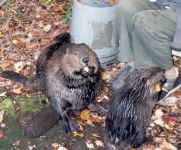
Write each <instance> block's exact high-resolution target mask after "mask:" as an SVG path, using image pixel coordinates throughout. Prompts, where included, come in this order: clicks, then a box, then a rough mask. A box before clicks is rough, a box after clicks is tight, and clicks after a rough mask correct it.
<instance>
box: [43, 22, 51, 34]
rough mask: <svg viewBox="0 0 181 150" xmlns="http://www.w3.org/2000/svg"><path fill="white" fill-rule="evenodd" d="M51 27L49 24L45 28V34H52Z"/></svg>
mask: <svg viewBox="0 0 181 150" xmlns="http://www.w3.org/2000/svg"><path fill="white" fill-rule="evenodd" d="M51 27H52V26H51V25H50V24H49V25H46V26H45V27H44V28H43V31H45V32H50V30H51Z"/></svg>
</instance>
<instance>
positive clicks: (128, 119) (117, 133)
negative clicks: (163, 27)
mask: <svg viewBox="0 0 181 150" xmlns="http://www.w3.org/2000/svg"><path fill="white" fill-rule="evenodd" d="M164 82H165V76H164V71H163V69H161V68H159V67H150V68H147V69H140V70H135V71H134V72H133V73H132V74H130V75H129V76H128V77H127V78H126V79H125V81H124V83H123V86H122V87H121V88H120V89H119V90H118V91H116V94H115V96H114V97H113V102H112V104H111V106H110V109H109V111H108V113H107V116H106V139H107V143H108V144H107V147H108V149H110V150H123V149H124V150H126V149H129V148H130V147H139V146H140V145H141V144H142V143H143V142H144V140H145V134H146V129H147V128H148V126H149V124H150V118H151V114H152V110H153V108H154V106H155V104H156V102H157V99H158V96H159V92H160V90H161V85H162V84H163V83H164Z"/></svg>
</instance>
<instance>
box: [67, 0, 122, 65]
mask: <svg viewBox="0 0 181 150" xmlns="http://www.w3.org/2000/svg"><path fill="white" fill-rule="evenodd" d="M116 7H117V6H116V5H114V6H111V7H99V6H98V7H95V6H88V5H87V4H84V3H81V2H77V0H74V2H73V7H72V11H73V12H72V21H71V28H70V34H71V37H72V39H73V41H74V42H75V43H77V44H79V43H86V44H87V45H89V46H90V47H91V48H92V49H93V50H94V51H95V52H96V54H97V56H98V58H99V61H100V63H101V65H102V67H103V68H105V67H107V66H109V65H110V64H113V63H114V62H115V61H117V57H118V41H119V39H118V33H117V30H116Z"/></svg>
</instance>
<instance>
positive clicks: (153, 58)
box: [133, 9, 180, 99]
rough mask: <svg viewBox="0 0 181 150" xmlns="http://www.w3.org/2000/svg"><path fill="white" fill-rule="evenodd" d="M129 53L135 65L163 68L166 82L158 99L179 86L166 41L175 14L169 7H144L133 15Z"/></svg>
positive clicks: (170, 31)
mask: <svg viewBox="0 0 181 150" xmlns="http://www.w3.org/2000/svg"><path fill="white" fill-rule="evenodd" d="M133 22H134V25H133V53H134V63H135V68H138V69H139V68H147V67H150V66H156V67H161V68H163V69H165V70H166V72H165V77H166V79H167V82H166V83H165V84H164V85H163V90H162V93H161V96H160V99H164V98H166V97H167V96H169V95H170V94H172V93H173V92H174V91H175V90H177V89H178V88H179V87H180V81H179V74H178V69H177V68H176V67H174V66H173V63H172V53H171V48H170V43H171V41H172V40H173V36H174V34H175V29H176V14H175V12H174V11H172V10H171V9H166V10H145V11H141V12H138V13H137V14H136V15H135V16H134V17H133Z"/></svg>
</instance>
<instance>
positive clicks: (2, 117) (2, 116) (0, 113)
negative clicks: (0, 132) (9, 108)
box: [0, 110, 4, 123]
mask: <svg viewBox="0 0 181 150" xmlns="http://www.w3.org/2000/svg"><path fill="white" fill-rule="evenodd" d="M3 119H4V110H1V111H0V123H1V122H2V121H3Z"/></svg>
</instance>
